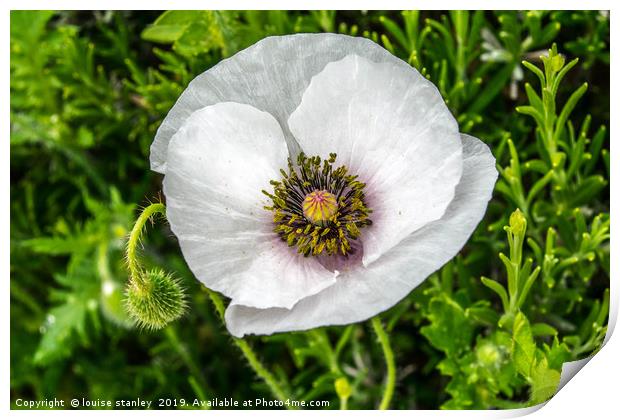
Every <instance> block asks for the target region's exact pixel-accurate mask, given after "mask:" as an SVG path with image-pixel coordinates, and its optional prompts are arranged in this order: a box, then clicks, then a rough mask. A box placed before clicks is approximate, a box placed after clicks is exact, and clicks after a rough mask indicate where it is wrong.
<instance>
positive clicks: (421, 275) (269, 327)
mask: <svg viewBox="0 0 620 420" xmlns="http://www.w3.org/2000/svg"><path fill="white" fill-rule="evenodd" d="M462 139H463V159H464V160H463V176H462V179H461V182H460V183H459V185H458V186H457V189H456V194H455V197H454V200H453V201H452V202H451V203H450V206H449V207H448V210H447V211H446V213H445V214H444V216H443V217H442V218H441V219H440V220H437V221H435V222H432V223H430V224H428V225H426V226H424V227H423V228H422V229H420V230H418V231H417V232H415V233H413V234H412V235H411V236H409V237H408V238H406V239H405V240H404V241H402V242H401V243H400V244H399V245H398V246H396V247H394V248H392V249H391V250H390V251H389V252H388V253H387V254H385V255H383V256H382V257H381V259H380V260H378V261H377V262H376V263H375V264H372V265H371V266H370V267H368V268H365V267H358V268H357V269H354V270H352V271H350V272H345V273H341V274H340V276H339V277H338V279H337V281H336V284H334V285H333V286H331V287H330V288H328V289H325V290H323V291H322V292H321V293H318V294H316V295H314V296H311V297H308V298H306V299H303V300H301V301H300V302H299V303H297V305H295V306H294V307H293V309H291V310H286V309H264V310H257V309H253V308H248V307H246V306H243V305H238V304H236V302H234V301H233V302H232V303H231V305H230V306H229V307H228V309H227V311H226V325H227V327H228V330H229V331H230V332H231V333H232V334H233V335H235V336H243V335H245V334H271V333H274V332H283V331H294V330H304V329H309V328H315V327H319V326H324V325H342V324H348V323H352V322H359V321H363V320H365V319H368V318H370V317H372V316H374V315H376V314H377V313H379V312H381V311H384V310H386V309H388V308H390V307H392V306H393V305H395V304H396V303H397V302H398V301H400V300H401V299H402V298H404V297H405V296H407V294H408V293H409V292H410V291H411V290H412V289H414V288H415V287H417V286H418V285H420V283H422V281H424V279H426V278H427V277H428V276H429V275H430V274H432V273H433V272H435V271H436V270H438V269H439V268H440V267H441V266H442V265H443V264H445V263H446V262H447V261H449V260H450V259H451V258H452V257H454V255H456V254H457V253H458V252H459V250H460V249H461V248H462V247H463V245H465V242H466V241H467V239H468V238H469V236H470V235H471V234H472V232H473V231H474V229H475V228H476V226H477V225H478V223H479V222H480V220H481V219H482V217H483V215H484V213H485V210H486V207H487V203H488V201H489V199H490V198H491V193H492V191H493V186H494V185H495V181H496V179H497V171H496V170H495V159H494V158H493V155H492V154H491V151H490V150H489V148H488V147H487V146H486V145H485V144H484V143H482V142H481V141H479V140H477V139H475V138H473V137H470V136H467V135H462Z"/></svg>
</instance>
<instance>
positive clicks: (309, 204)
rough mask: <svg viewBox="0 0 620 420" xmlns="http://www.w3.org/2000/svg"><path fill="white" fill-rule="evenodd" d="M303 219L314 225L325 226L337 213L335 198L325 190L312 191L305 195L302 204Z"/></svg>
mask: <svg viewBox="0 0 620 420" xmlns="http://www.w3.org/2000/svg"><path fill="white" fill-rule="evenodd" d="M301 207H302V209H303V211H304V217H305V218H306V219H307V220H308V221H309V222H310V223H314V224H315V225H321V226H325V225H326V224H327V223H328V222H329V221H330V219H332V218H333V217H334V215H335V214H336V213H337V212H338V203H337V202H336V196H335V195H334V194H332V193H330V192H328V191H325V190H321V191H318V190H314V191H312V192H311V193H310V194H306V198H305V199H304V202H303V204H302V206H301Z"/></svg>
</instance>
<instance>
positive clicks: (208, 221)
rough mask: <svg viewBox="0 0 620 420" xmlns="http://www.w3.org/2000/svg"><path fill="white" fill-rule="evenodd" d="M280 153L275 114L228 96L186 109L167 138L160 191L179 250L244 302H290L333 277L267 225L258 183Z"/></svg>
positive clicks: (265, 183)
mask: <svg viewBox="0 0 620 420" xmlns="http://www.w3.org/2000/svg"><path fill="white" fill-rule="evenodd" d="M287 159H288V152H287V148H286V142H285V141H284V136H283V134H282V131H281V130H280V127H279V125H278V123H277V121H276V120H275V119H274V118H273V117H272V116H271V115H269V114H268V113H266V112H262V111H259V110H257V109H256V108H253V107H251V106H249V105H242V104H236V103H231V102H224V103H219V104H217V105H213V106H209V107H206V108H202V109H200V110H198V111H196V112H194V113H193V114H192V115H191V116H190V117H189V118H188V119H187V120H186V121H185V124H184V125H183V127H181V128H180V129H179V130H178V132H177V133H176V134H175V135H174V137H173V138H172V140H171V142H170V148H169V150H168V169H167V171H166V176H165V178H164V194H165V195H166V204H167V217H168V220H169V221H170V226H171V228H172V231H173V232H174V234H175V235H176V236H177V238H178V239H179V243H180V246H181V250H182V251H183V256H184V257H185V260H186V261H187V263H188V265H189V267H190V269H191V270H192V272H193V273H194V275H195V276H196V278H198V279H199V280H200V281H201V282H203V283H204V284H205V285H206V286H207V287H209V288H211V289H214V290H217V291H219V292H221V293H223V294H224V295H226V296H228V297H231V298H232V299H234V300H236V301H239V302H243V304H244V305H247V306H253V307H257V308H265V307H285V308H290V307H292V306H293V305H294V304H295V303H296V302H297V301H299V300H300V299H302V298H304V297H306V296H310V295H312V294H315V293H317V292H319V291H320V290H323V289H324V288H325V287H328V286H329V285H331V284H333V282H334V275H333V274H332V273H331V272H329V271H327V270H325V269H324V268H323V267H322V266H321V265H320V264H319V263H318V262H317V261H315V260H313V259H310V258H304V257H303V256H300V255H297V254H295V250H294V249H288V248H287V246H286V244H285V243H284V242H283V241H282V240H280V238H279V237H277V235H276V234H275V233H273V232H272V229H273V224H272V221H271V216H272V215H271V212H269V211H267V210H265V209H264V208H263V206H265V205H268V204H269V202H268V199H267V197H265V196H264V195H263V194H262V193H261V190H263V189H266V190H269V189H272V187H271V186H270V185H269V181H270V180H271V179H280V174H279V169H280V168H284V167H286V165H287Z"/></svg>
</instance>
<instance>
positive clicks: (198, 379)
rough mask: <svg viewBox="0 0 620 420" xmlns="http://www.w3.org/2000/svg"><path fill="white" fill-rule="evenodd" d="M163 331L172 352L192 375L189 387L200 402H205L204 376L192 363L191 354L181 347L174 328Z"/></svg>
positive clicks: (170, 327)
mask: <svg viewBox="0 0 620 420" xmlns="http://www.w3.org/2000/svg"><path fill="white" fill-rule="evenodd" d="M164 331H165V333H166V338H168V341H169V342H170V344H171V345H172V347H173V348H174V350H175V351H176V352H177V353H178V354H179V356H180V357H181V359H182V360H183V362H184V363H185V366H187V368H188V369H189V371H190V374H191V375H192V376H190V378H189V379H190V380H189V382H190V385H191V386H192V388H194V389H195V390H196V394H198V397H199V398H201V399H202V400H206V398H204V396H205V395H206V393H205V379H204V375H203V374H202V371H201V370H200V368H199V367H198V365H196V363H194V360H193V359H192V356H191V354H190V353H189V351H188V350H187V348H186V347H185V346H184V345H183V343H182V342H181V340H179V336H178V335H177V332H176V330H175V329H174V327H172V326H169V327H168V328H166V329H165V330H164ZM192 379H193V381H192Z"/></svg>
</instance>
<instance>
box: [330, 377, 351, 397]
mask: <svg viewBox="0 0 620 420" xmlns="http://www.w3.org/2000/svg"><path fill="white" fill-rule="evenodd" d="M334 388H336V394H338V397H339V398H342V399H345V400H346V399H348V398H349V397H350V396H351V392H352V390H351V385H349V381H347V378H345V377H340V378H338V379H336V380H335V381H334Z"/></svg>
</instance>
